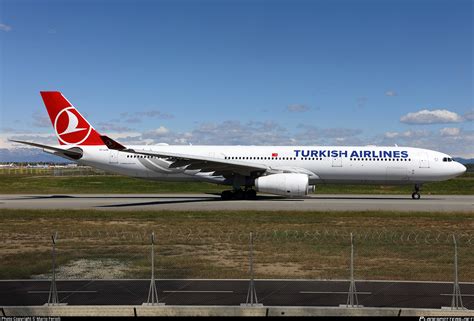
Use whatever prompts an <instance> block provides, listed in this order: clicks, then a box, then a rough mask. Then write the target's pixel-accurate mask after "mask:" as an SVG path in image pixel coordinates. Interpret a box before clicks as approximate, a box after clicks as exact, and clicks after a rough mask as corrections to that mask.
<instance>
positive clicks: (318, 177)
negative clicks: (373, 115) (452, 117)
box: [11, 91, 466, 200]
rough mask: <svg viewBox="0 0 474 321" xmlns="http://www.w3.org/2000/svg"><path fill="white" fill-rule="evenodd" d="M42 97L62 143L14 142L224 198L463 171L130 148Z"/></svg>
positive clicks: (443, 158) (408, 161)
mask: <svg viewBox="0 0 474 321" xmlns="http://www.w3.org/2000/svg"><path fill="white" fill-rule="evenodd" d="M41 96H42V99H43V102H44V104H45V106H46V110H47V112H48V114H49V118H50V119H51V123H52V125H53V128H54V130H55V132H56V136H57V138H58V141H59V145H51V146H50V145H44V144H38V143H35V142H28V141H21V140H13V139H12V140H11V141H13V142H16V143H21V144H27V145H30V146H34V147H38V148H42V149H43V151H44V152H47V153H50V154H54V155H57V156H60V157H63V158H66V159H68V160H71V161H75V162H77V163H78V164H80V165H88V166H91V167H95V168H99V169H102V170H105V171H108V172H113V173H117V174H121V175H126V176H131V177H137V178H143V179H148V180H156V181H183V182H185V181H202V182H210V183H216V184H221V185H228V186H232V189H231V190H225V191H223V192H222V193H221V198H222V199H223V200H230V199H256V196H257V192H261V193H267V194H274V195H280V196H285V197H305V196H307V195H308V194H309V193H310V192H314V191H315V187H316V186H317V185H319V184H325V183H340V184H381V185H398V184H410V185H413V186H414V191H413V193H412V198H413V199H420V197H421V195H420V188H421V186H422V184H423V183H426V182H436V181H443V180H447V179H450V178H454V177H456V176H459V175H461V174H463V173H464V172H465V171H466V167H465V166H464V165H462V164H460V163H458V162H457V161H455V160H453V158H452V157H451V156H449V155H447V154H444V153H441V152H437V151H433V150H428V149H422V148H413V147H399V146H395V147H390V146H383V147H382V146H380V147H379V146H372V145H369V146H193V145H190V146H186V145H174V146H171V145H168V144H158V145H153V146H151V145H136V146H135V145H133V146H131V145H130V146H125V145H122V144H121V143H119V142H117V141H115V140H113V139H112V138H110V137H108V136H106V135H101V134H100V133H99V132H98V131H97V130H95V129H94V128H93V127H92V125H91V124H90V123H89V122H88V121H87V120H86V119H85V118H84V117H83V116H82V115H81V114H80V113H79V111H78V110H77V109H76V108H75V107H74V106H73V105H72V104H71V103H70V102H69V101H68V100H67V99H66V98H65V97H64V96H63V95H62V94H61V92H58V91H42V92H41Z"/></svg>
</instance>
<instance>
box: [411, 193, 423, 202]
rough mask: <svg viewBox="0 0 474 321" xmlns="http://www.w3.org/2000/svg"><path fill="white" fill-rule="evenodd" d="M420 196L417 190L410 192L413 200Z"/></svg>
mask: <svg viewBox="0 0 474 321" xmlns="http://www.w3.org/2000/svg"><path fill="white" fill-rule="evenodd" d="M420 197H421V195H420V193H418V192H414V193H413V194H411V198H413V199H414V200H419V199H420Z"/></svg>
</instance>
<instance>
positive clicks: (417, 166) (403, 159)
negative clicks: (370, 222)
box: [78, 145, 466, 185]
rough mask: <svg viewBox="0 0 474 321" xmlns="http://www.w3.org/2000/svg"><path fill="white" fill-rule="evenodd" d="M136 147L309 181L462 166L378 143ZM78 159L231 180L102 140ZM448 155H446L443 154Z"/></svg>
mask: <svg viewBox="0 0 474 321" xmlns="http://www.w3.org/2000/svg"><path fill="white" fill-rule="evenodd" d="M128 147H129V148H131V149H134V150H142V151H154V152H173V153H180V154H186V155H195V156H203V157H212V158H219V159H223V160H237V161H240V162H245V163H247V162H248V163H249V164H260V165H266V166H268V167H270V168H272V169H275V170H276V171H281V172H284V171H285V169H288V170H289V171H292V169H294V168H298V169H304V170H305V171H307V173H308V176H309V183H310V184H311V185H316V184H320V183H350V184H422V183H424V182H433V181H442V180H447V179H450V178H453V177H456V176H458V175H460V174H462V173H464V172H465V170H466V168H465V167H464V166H463V165H462V164H459V163H458V162H456V161H452V159H451V158H450V156H449V155H446V154H444V153H441V152H436V151H432V150H427V149H420V148H411V147H376V146H360V147H355V146H351V147H347V146H183V145H177V146H168V145H163V146H162V145H155V146H148V145H145V146H128ZM80 148H81V149H82V150H83V157H82V158H81V159H80V160H79V161H78V163H80V164H84V165H89V166H92V167H97V168H100V169H103V170H106V171H110V172H114V173H118V174H122V175H127V176H132V177H139V178H146V179H152V180H167V181H195V180H199V181H207V182H213V183H218V184H228V185H232V181H229V179H228V178H227V179H226V178H224V177H222V176H212V173H208V172H207V173H202V172H199V170H186V169H185V168H169V167H168V166H169V165H170V162H169V161H167V160H165V159H163V158H158V157H152V156H144V155H137V154H131V153H126V152H120V151H117V150H109V149H108V148H107V147H105V146H80ZM447 159H449V161H448V160H447Z"/></svg>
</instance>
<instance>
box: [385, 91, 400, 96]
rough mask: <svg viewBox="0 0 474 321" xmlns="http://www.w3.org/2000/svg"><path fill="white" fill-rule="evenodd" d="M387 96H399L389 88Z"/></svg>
mask: <svg viewBox="0 0 474 321" xmlns="http://www.w3.org/2000/svg"><path fill="white" fill-rule="evenodd" d="M385 96H389V97H394V96H398V93H397V92H395V91H393V90H387V91H386V92H385Z"/></svg>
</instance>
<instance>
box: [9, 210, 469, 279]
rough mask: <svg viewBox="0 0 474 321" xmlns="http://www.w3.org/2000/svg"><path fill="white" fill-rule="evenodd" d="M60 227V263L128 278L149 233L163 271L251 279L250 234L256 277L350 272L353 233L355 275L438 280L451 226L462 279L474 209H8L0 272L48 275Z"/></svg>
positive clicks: (137, 270) (143, 256)
mask: <svg viewBox="0 0 474 321" xmlns="http://www.w3.org/2000/svg"><path fill="white" fill-rule="evenodd" d="M54 231H58V233H59V240H58V243H57V251H58V260H59V265H64V264H67V263H74V262H75V261H76V260H78V259H88V260H100V259H104V258H108V259H116V260H118V261H120V262H124V263H126V265H127V266H128V267H129V270H128V272H127V274H126V275H125V276H124V277H128V278H142V277H143V278H146V277H149V264H150V262H149V249H150V246H149V237H150V233H151V232H152V231H154V232H155V234H156V240H157V245H156V266H157V271H158V272H157V274H158V275H157V277H160V278H245V277H247V271H248V267H247V259H248V258H247V254H248V252H247V250H248V244H247V242H248V235H249V232H251V231H252V232H253V233H254V236H255V242H254V243H255V246H254V247H255V258H254V260H255V269H256V276H257V277H258V278H315V279H321V278H327V279H340V278H347V277H348V264H349V234H350V233H351V232H353V233H354V235H355V244H356V258H355V260H356V278H359V279H407V280H442V281H450V280H451V278H452V259H453V248H452V241H451V237H452V234H453V233H454V234H456V235H457V238H458V243H459V264H460V270H459V272H460V279H461V281H470V280H473V279H474V269H472V266H474V254H473V253H474V252H473V249H474V232H473V231H474V214H472V213H463V212H451V213H435V214H431V213H425V212H423V213H419V212H408V213H407V212H373V211H364V212H258V211H224V212H185V211H182V212H169V211H137V212H134V211H91V210H67V211H66V210H2V211H1V212H0V257H1V260H0V278H2V279H8V278H29V277H31V276H32V275H38V274H44V273H49V271H50V257H51V252H50V235H51V233H53V232H54Z"/></svg>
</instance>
